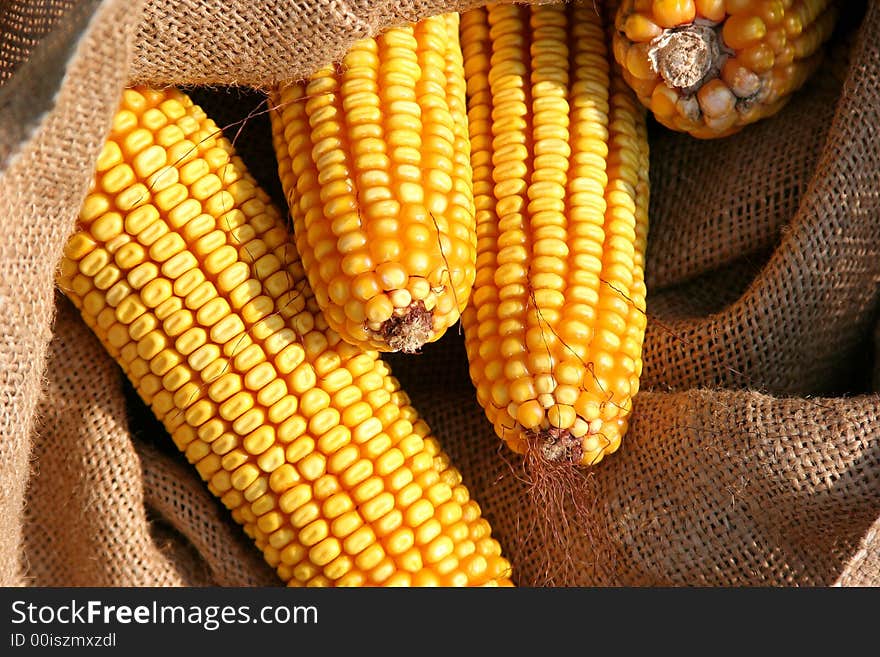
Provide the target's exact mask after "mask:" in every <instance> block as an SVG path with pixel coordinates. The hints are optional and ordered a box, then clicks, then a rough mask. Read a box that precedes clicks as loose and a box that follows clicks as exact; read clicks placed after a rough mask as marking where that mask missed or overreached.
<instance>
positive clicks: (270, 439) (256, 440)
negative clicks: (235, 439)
mask: <svg viewBox="0 0 880 657" xmlns="http://www.w3.org/2000/svg"><path fill="white" fill-rule="evenodd" d="M274 443H275V429H274V427H272V425H269V424H264V425H263V426H261V427H258V428H257V429H255V430H254V431H252V432H251V433H250V434H248V436H247V437H246V438H245V439H244V441H243V443H242V444H243V445H244V448H245V449H246V450H247V451H248V452H249V453H251V454H253V455H255V456H256V455H258V454H262V453H263V452H265V451H266V450H267V449H269V448H270V447H271V446H272V445H273V444H274Z"/></svg>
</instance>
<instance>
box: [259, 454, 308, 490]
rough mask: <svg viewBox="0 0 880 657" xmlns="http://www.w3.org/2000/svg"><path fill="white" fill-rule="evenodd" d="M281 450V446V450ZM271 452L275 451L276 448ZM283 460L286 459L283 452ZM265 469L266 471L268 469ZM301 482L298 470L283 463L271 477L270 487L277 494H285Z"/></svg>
mask: <svg viewBox="0 0 880 657" xmlns="http://www.w3.org/2000/svg"><path fill="white" fill-rule="evenodd" d="M280 448H281V447H280V445H279V449H280ZM270 451H274V448H272V450H270ZM282 458H284V455H283V451H282ZM261 467H262V466H261ZM263 469H264V470H265V469H266V468H263ZM299 481H301V479H300V476H299V473H298V472H297V471H296V468H294V467H293V466H292V465H291V464H289V463H282V464H281V465H279V466H278V467H277V468H275V469H274V470H273V471H272V474H271V476H270V477H269V487H270V488H271V489H272V490H273V491H275V492H276V493H283V492H284V491H286V490H288V489H289V488H291V487H293V486H294V485H295V484H296V483H298V482H299Z"/></svg>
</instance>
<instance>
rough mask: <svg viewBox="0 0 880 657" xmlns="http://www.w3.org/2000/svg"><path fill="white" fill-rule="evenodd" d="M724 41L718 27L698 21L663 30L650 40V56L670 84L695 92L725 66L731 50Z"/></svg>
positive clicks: (652, 62)
mask: <svg viewBox="0 0 880 657" xmlns="http://www.w3.org/2000/svg"><path fill="white" fill-rule="evenodd" d="M721 43H722V42H721V39H720V36H719V33H718V28H717V27H713V26H711V25H708V24H705V23H696V22H695V23H694V24H693V25H687V26H685V27H675V28H670V29H667V30H664V31H663V32H662V33H661V34H660V36H658V37H657V38H656V39H654V40H653V41H652V42H651V47H650V50H648V59H649V61H650V62H651V66H652V67H653V68H654V69H655V70H656V71H657V73H659V74H660V77H662V78H663V79H664V80H665V81H666V83H667V84H668V85H669V86H670V87H672V88H674V89H680V90H681V91H683V92H684V93H686V94H692V93H696V92H697V91H698V90H699V89H700V87H702V86H703V84H704V83H705V82H707V81H708V80H709V79H711V78H714V77H716V76H717V75H718V72H719V71H720V70H721V67H722V66H723V65H724V60H725V59H726V58H727V57H728V56H729V54H730V52H729V51H728V50H726V49H724V48H722V46H721Z"/></svg>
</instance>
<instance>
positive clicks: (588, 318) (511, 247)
mask: <svg viewBox="0 0 880 657" xmlns="http://www.w3.org/2000/svg"><path fill="white" fill-rule="evenodd" d="M461 38H462V48H463V52H464V58H465V75H466V77H467V91H468V121H469V125H470V135H471V149H472V150H471V152H472V164H473V169H474V198H475V203H476V220H477V236H478V242H477V277H476V282H475V284H474V290H473V294H472V297H471V303H470V305H469V306H468V308H467V309H466V310H465V312H464V314H463V316H462V324H463V326H464V330H465V343H466V348H467V354H468V359H469V364H470V375H471V378H472V380H473V383H474V385H475V387H476V389H477V399H478V401H479V402H480V404H481V405H482V406H483V408H484V409H485V412H486V415H487V416H488V418H489V420H490V421H491V422H492V423H493V425H494V427H495V431H496V433H497V434H498V435H499V437H501V438H502V439H503V440H505V441H506V442H507V444H508V445H509V446H510V447H511V448H512V449H514V450H515V451H517V452H521V453H524V452H530V451H532V450H535V451H534V452H532V453H538V454H540V455H542V456H543V458H545V459H547V460H549V461H557V462H571V463H576V464H581V465H588V464H593V463H596V462H598V461H599V460H601V459H602V458H603V456H604V455H605V454H608V453H610V452H613V451H614V450H616V449H617V448H618V446H619V445H620V441H621V437H622V436H623V434H624V432H625V431H626V426H627V418H628V416H629V413H630V411H631V408H632V397H633V395H634V394H635V393H636V391H637V390H638V380H639V376H640V374H641V369H642V365H641V346H642V339H643V335H644V330H645V326H646V323H647V322H646V317H645V314H644V310H645V285H644V274H643V265H644V256H643V254H644V249H645V240H646V236H647V207H648V175H647V172H648V144H647V133H646V127H645V123H644V110H643V109H642V108H641V107H640V106H639V105H638V103H637V102H636V101H635V99H634V98H633V97H632V93H631V92H630V90H629V89H628V88H626V85H625V83H624V82H623V81H622V80H620V79H619V78H617V77H609V75H610V74H609V60H608V54H607V49H606V45H605V42H606V35H605V33H604V31H603V21H602V20H601V19H600V17H599V16H598V15H597V14H596V11H595V10H594V9H593V6H592V3H591V2H586V3H584V4H577V3H571V4H567V5H566V4H556V5H535V6H531V7H524V6H519V5H510V4H490V5H487V6H486V7H485V8H478V9H475V10H472V11H470V12H468V13H466V14H464V15H463V17H462V22H461Z"/></svg>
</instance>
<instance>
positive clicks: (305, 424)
mask: <svg viewBox="0 0 880 657" xmlns="http://www.w3.org/2000/svg"><path fill="white" fill-rule="evenodd" d="M58 283H59V285H60V287H61V288H62V289H63V290H64V292H65V293H66V294H67V295H68V296H69V297H70V299H71V300H72V301H73V302H74V303H75V304H76V306H77V307H78V308H79V309H80V311H81V313H82V316H83V318H84V319H85V321H86V322H87V323H88V324H89V325H90V326H91V327H92V329H93V330H94V332H95V334H96V335H97V336H98V337H99V338H100V340H101V341H102V342H103V344H104V345H105V346H106V348H107V349H108V351H109V352H110V353H111V354H112V355H113V356H114V357H115V358H116V359H117V360H118V362H119V363H120V365H121V366H122V368H123V369H124V370H125V372H126V374H127V375H128V377H129V378H130V379H131V381H132V383H133V384H134V385H135V387H136V388H137V391H138V393H139V394H140V396H141V397H142V398H143V400H144V401H145V402H146V403H147V404H149V405H150V407H151V408H152V410H153V411H154V413H155V414H156V416H157V417H158V418H159V419H160V420H161V421H162V422H163V423H164V425H165V427H166V428H167V430H168V432H169V433H170V434H171V436H172V438H173V440H174V442H175V443H176V445H177V446H178V447H179V448H180V449H181V450H182V451H183V452H184V453H185V454H186V457H187V458H188V459H189V461H190V462H191V463H193V464H194V465H195V467H196V469H197V470H198V472H199V474H200V475H201V477H202V478H203V479H204V480H205V481H207V482H208V486H209V488H210V490H211V491H212V492H213V493H214V494H215V495H217V496H219V497H220V499H221V500H222V501H223V503H224V504H225V505H226V506H227V507H228V508H229V509H231V510H232V515H233V517H234V518H235V520H236V521H238V522H239V523H241V524H243V525H244V528H245V531H246V532H247V533H248V535H250V536H251V537H252V538H253V539H254V540H255V541H256V544H257V546H259V548H260V549H261V550H262V551H263V554H264V555H265V558H266V560H267V561H268V563H269V564H271V565H272V566H274V567H276V568H277V572H278V574H279V575H280V576H281V578H282V579H284V580H285V581H287V582H288V583H289V584H291V585H296V584H309V585H378V584H382V585H392V584H400V585H428V584H444V585H478V584H506V583H508V580H507V579H506V577H507V574H508V568H509V566H508V563H507V561H506V560H505V559H503V558H502V557H501V556H500V548H499V546H498V543H497V542H496V541H495V540H494V539H493V538H491V536H490V528H489V525H488V523H487V522H486V520H485V519H483V518H481V515H480V509H479V507H478V506H477V504H476V503H475V502H474V501H473V500H471V499H470V498H469V495H468V491H467V489H466V488H465V487H464V485H463V484H462V483H461V477H460V475H459V473H458V472H457V471H456V470H455V469H454V468H452V467H451V466H450V464H449V460H448V458H447V457H446V456H445V455H444V454H443V453H442V452H441V451H440V448H439V446H438V444H437V441H436V440H435V439H434V438H433V437H432V436H430V435H429V430H428V427H427V426H426V425H425V423H424V421H422V420H421V419H419V417H418V415H417V414H416V412H415V410H414V409H413V408H412V407H411V406H410V405H409V401H408V399H407V396H406V395H405V394H404V393H403V392H402V391H401V390H400V389H399V386H398V382H397V381H396V379H394V378H393V377H392V376H391V375H390V372H389V370H388V368H387V366H386V365H385V364H384V363H383V362H382V361H381V360H379V359H378V354H377V353H376V352H375V351H373V352H366V351H362V350H360V349H358V348H356V347H353V346H351V345H349V344H347V343H345V342H344V341H342V340H340V338H339V335H338V334H337V333H336V332H335V331H333V330H332V329H329V328H328V327H327V324H326V322H325V320H324V318H323V317H322V315H321V313H320V312H319V310H318V308H317V306H316V304H315V301H314V297H313V295H312V293H311V290H310V289H309V287H308V284H307V282H306V280H305V275H304V273H303V270H302V264H301V262H300V260H299V256H298V254H297V252H296V249H295V247H294V245H293V244H292V242H291V241H290V236H289V234H288V231H287V230H286V228H285V225H284V223H283V220H282V217H281V216H280V214H279V212H278V211H277V210H276V209H275V208H274V207H273V205H272V204H271V202H270V200H269V198H268V196H267V195H266V194H265V193H264V192H263V191H262V190H261V189H259V188H258V187H257V186H256V184H255V181H254V180H253V178H251V177H250V175H249V174H248V173H247V171H246V170H245V168H244V165H243V164H242V162H241V160H240V159H239V158H238V157H237V156H236V155H235V154H234V152H233V149H232V146H231V144H230V143H229V142H228V141H227V140H226V139H225V138H223V137H222V135H221V134H220V133H219V131H218V130H217V127H216V125H215V124H214V122H213V121H211V120H210V119H208V118H207V117H206V116H205V114H204V112H203V111H202V110H201V109H200V108H199V107H198V106H195V105H194V104H193V103H192V101H191V100H190V99H189V98H188V97H187V96H185V95H184V94H182V93H180V92H179V91H175V90H167V91H156V90H148V89H144V88H141V89H132V90H126V91H125V93H124V97H123V101H122V106H121V108H120V109H119V111H118V113H117V114H116V116H115V119H114V122H113V127H112V132H111V134H110V136H109V139H108V141H107V143H106V145H105V146H104V149H103V151H102V153H101V155H100V158H99V160H98V165H97V175H96V178H95V179H94V182H93V185H92V188H91V191H90V193H89V195H88V197H87V199H86V201H85V203H84V205H83V208H82V211H81V213H80V217H79V226H78V230H77V232H76V233H75V234H74V236H73V237H72V238H71V239H70V241H69V243H68V245H67V247H66V251H65V255H64V258H63V260H62V263H61V267H60V273H59V276H58Z"/></svg>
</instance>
